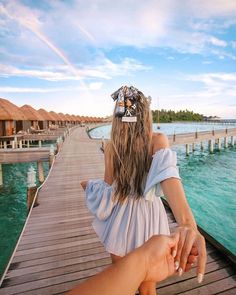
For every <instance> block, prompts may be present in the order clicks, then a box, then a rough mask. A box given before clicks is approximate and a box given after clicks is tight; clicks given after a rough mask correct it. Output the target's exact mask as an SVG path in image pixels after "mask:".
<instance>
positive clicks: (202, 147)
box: [201, 141, 204, 151]
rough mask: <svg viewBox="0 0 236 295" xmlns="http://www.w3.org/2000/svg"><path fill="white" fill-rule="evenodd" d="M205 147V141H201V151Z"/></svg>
mask: <svg viewBox="0 0 236 295" xmlns="http://www.w3.org/2000/svg"><path fill="white" fill-rule="evenodd" d="M203 148H204V146H203V142H202V141H201V151H203Z"/></svg>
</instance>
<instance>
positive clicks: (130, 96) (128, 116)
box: [111, 86, 141, 122]
mask: <svg viewBox="0 0 236 295" xmlns="http://www.w3.org/2000/svg"><path fill="white" fill-rule="evenodd" d="M140 93H141V92H140V91H139V90H138V89H137V88H135V87H133V86H130V87H128V86H122V87H121V88H119V89H118V90H117V91H115V92H114V93H113V94H112V95H111V97H112V98H113V100H114V101H116V108H115V116H116V117H122V122H137V115H136V109H137V102H138V99H139V97H140V96H139V94H140Z"/></svg>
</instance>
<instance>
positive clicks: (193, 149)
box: [192, 142, 195, 152]
mask: <svg viewBox="0 0 236 295" xmlns="http://www.w3.org/2000/svg"><path fill="white" fill-rule="evenodd" d="M192 151H193V152H194V151H195V143H194V142H193V143H192Z"/></svg>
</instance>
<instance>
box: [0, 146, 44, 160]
mask: <svg viewBox="0 0 236 295" xmlns="http://www.w3.org/2000/svg"><path fill="white" fill-rule="evenodd" d="M49 153H50V148H49V147H41V148H38V147H35V148H22V149H19V148H18V149H0V163H1V164H9V163H24V162H36V161H40V162H48V161H49Z"/></svg>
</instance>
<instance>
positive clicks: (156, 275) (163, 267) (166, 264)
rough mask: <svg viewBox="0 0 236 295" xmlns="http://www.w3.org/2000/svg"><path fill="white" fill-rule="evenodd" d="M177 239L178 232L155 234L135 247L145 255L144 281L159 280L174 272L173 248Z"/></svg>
mask: <svg viewBox="0 0 236 295" xmlns="http://www.w3.org/2000/svg"><path fill="white" fill-rule="evenodd" d="M178 241H179V232H176V233H174V234H171V235H170V236H166V235H158V236H157V235H155V236H153V237H152V238H150V239H149V240H148V241H147V242H146V243H145V244H144V245H143V246H141V247H140V248H138V249H137V251H141V254H142V255H145V263H146V266H145V268H146V276H145V279H144V281H153V282H160V281H162V280H164V279H166V278H167V277H169V276H171V275H173V274H174V273H175V265H174V255H173V249H175V248H176V246H177V244H178Z"/></svg>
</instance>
